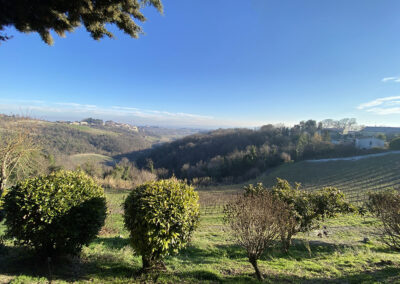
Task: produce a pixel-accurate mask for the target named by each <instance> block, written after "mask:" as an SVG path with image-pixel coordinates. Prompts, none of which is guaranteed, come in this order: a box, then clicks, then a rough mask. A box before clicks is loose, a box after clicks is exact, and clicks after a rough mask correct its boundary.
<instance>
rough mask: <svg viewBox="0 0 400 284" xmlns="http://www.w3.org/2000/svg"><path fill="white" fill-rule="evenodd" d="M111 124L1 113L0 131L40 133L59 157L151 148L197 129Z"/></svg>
mask: <svg viewBox="0 0 400 284" xmlns="http://www.w3.org/2000/svg"><path fill="white" fill-rule="evenodd" d="M120 125H122V124H118V123H115V126H107V125H105V126H104V125H74V124H68V123H66V122H50V121H45V120H37V119H29V118H20V117H14V116H5V115H1V116H0V133H1V132H3V131H15V130H17V129H18V130H21V129H25V130H26V131H28V132H30V133H32V134H34V135H36V136H37V137H38V138H39V139H40V141H41V144H42V146H43V148H44V150H46V151H47V152H48V153H50V154H53V155H55V156H59V155H74V154H83V153H94V154H100V155H106V156H112V155H119V154H123V153H128V152H134V151H139V150H143V149H147V148H150V147H151V146H152V145H154V144H157V143H162V142H167V141H172V140H174V139H177V138H181V137H183V136H185V135H187V134H193V133H194V132H196V131H197V130H191V129H164V128H157V127H143V128H141V127H140V128H138V130H137V131H132V130H130V129H127V128H123V127H119V126H120Z"/></svg>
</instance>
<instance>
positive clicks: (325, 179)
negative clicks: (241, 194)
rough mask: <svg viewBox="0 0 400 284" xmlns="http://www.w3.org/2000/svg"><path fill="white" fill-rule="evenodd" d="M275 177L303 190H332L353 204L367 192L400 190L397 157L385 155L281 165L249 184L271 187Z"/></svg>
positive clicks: (399, 162) (399, 164) (399, 163)
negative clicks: (296, 183) (336, 190)
mask: <svg viewBox="0 0 400 284" xmlns="http://www.w3.org/2000/svg"><path fill="white" fill-rule="evenodd" d="M276 177H279V178H283V179H287V180H289V181H290V182H300V183H301V184H302V188H303V189H309V190H315V189H319V188H322V187H324V186H335V187H338V188H339V189H341V190H343V191H344V192H345V193H346V195H347V196H348V198H349V199H350V200H352V201H362V200H364V199H365V193H366V192H368V191H375V190H384V189H387V188H391V187H394V188H400V154H388V155H386V156H380V157H369V158H364V159H360V160H350V161H348V160H345V161H328V162H308V161H302V162H298V163H288V164H284V165H282V166H280V167H278V168H276V169H274V170H272V171H270V172H268V173H267V174H265V175H263V176H261V177H259V178H257V179H256V180H253V181H250V183H255V182H263V183H264V184H266V185H268V186H272V185H273V184H274V183H275V181H276Z"/></svg>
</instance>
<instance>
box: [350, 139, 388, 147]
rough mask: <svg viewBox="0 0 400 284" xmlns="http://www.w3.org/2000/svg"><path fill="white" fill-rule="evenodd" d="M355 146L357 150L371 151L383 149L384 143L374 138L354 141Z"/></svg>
mask: <svg viewBox="0 0 400 284" xmlns="http://www.w3.org/2000/svg"><path fill="white" fill-rule="evenodd" d="M355 146H356V147H357V148H359V149H372V148H383V147H385V141H383V140H382V139H378V138H375V137H370V138H360V139H356V143H355Z"/></svg>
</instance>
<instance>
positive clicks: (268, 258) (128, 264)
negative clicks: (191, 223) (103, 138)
mask: <svg viewBox="0 0 400 284" xmlns="http://www.w3.org/2000/svg"><path fill="white" fill-rule="evenodd" d="M127 193H128V191H122V190H109V191H107V200H108V210H109V215H108V217H107V220H106V224H105V226H104V228H103V229H102V230H101V232H100V235H99V236H98V238H97V239H96V240H95V241H93V242H92V243H91V244H90V245H89V246H87V247H84V248H83V251H82V254H81V256H80V258H66V259H62V260H58V262H56V263H50V264H48V263H46V262H43V261H39V260H37V259H36V258H35V256H33V255H32V254H31V253H30V252H29V251H27V250H25V249H23V248H18V247H15V246H13V244H12V241H11V240H7V241H6V242H5V245H3V246H2V248H1V249H0V283H48V281H49V279H52V280H53V283H66V282H75V283H85V282H94V283H138V282H148V283H151V282H160V283H200V282H201V283H256V282H257V281H256V280H255V278H254V276H253V269H252V267H251V266H250V264H249V263H248V261H247V256H246V253H245V251H244V250H243V249H242V248H240V247H239V246H237V245H235V243H234V242H233V241H232V240H231V239H230V237H229V233H228V232H227V231H226V228H225V226H224V224H223V220H222V212H221V210H220V208H221V206H220V205H218V204H222V203H224V202H226V201H227V200H229V198H230V196H229V194H223V193H220V192H210V191H208V192H200V195H201V199H202V217H201V224H200V227H199V228H198V230H197V231H196V233H195V234H194V237H193V240H192V243H191V244H190V245H189V246H188V247H187V248H186V249H184V250H182V251H181V252H180V253H179V254H178V255H174V256H170V257H168V258H167V259H166V265H167V267H168V270H167V271H166V272H161V273H159V274H154V275H141V274H140V273H139V270H140V267H141V260H140V257H139V256H137V255H135V253H134V251H132V249H131V248H130V247H129V240H128V233H127V232H126V230H125V229H124V228H123V218H122V208H121V204H122V202H123V199H124V198H125V196H126V195H127ZM213 194H215V199H216V200H218V202H215V203H212V202H211V201H210V200H212V195H213ZM212 208H214V210H211V209H212ZM322 225H324V226H326V227H327V231H328V236H324V237H323V238H320V237H318V236H317V233H318V231H314V232H310V233H309V234H303V235H299V236H297V237H296V239H295V240H294V246H293V247H292V248H291V251H290V253H289V254H288V255H285V254H282V253H281V252H280V249H279V246H278V244H277V247H275V248H273V249H271V250H270V251H268V252H267V253H266V254H265V255H264V256H263V257H262V258H261V260H260V268H261V270H262V272H263V273H264V275H265V277H266V280H265V282H266V283H327V282H332V283H381V282H386V283H400V276H399V275H400V254H399V253H398V252H394V251H391V250H390V249H388V248H387V247H386V246H384V245H383V244H381V243H380V242H379V226H380V224H379V222H378V221H377V220H376V219H374V218H372V217H361V216H354V215H346V216H341V217H340V218H337V219H333V220H329V221H327V222H325V223H323V224H322ZM3 230H4V226H0V233H2V231H3ZM364 237H368V238H369V239H370V242H369V243H364V242H362V241H363V239H364Z"/></svg>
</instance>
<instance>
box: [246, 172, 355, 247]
mask: <svg viewBox="0 0 400 284" xmlns="http://www.w3.org/2000/svg"><path fill="white" fill-rule="evenodd" d="M244 190H245V194H247V195H257V194H260V193H262V192H264V191H268V189H267V188H265V187H264V186H263V184H262V183H259V184H257V185H248V186H245V187H244ZM271 191H272V193H273V195H274V196H275V197H276V198H278V199H279V200H281V201H283V202H284V203H285V204H286V205H287V208H288V210H289V212H290V216H291V218H289V219H288V222H287V223H285V224H282V226H281V242H282V249H283V251H284V252H288V250H289V248H290V245H291V242H292V238H293V236H294V235H296V234H297V233H299V232H309V231H311V230H313V229H316V228H318V226H319V224H318V221H321V220H324V219H326V218H333V217H335V216H336V215H338V214H340V213H349V212H354V211H355V209H354V208H353V206H352V205H351V204H350V203H348V202H346V199H345V196H344V194H343V193H342V192H341V191H340V190H339V189H337V188H335V187H326V188H323V189H320V190H318V191H315V192H309V191H305V190H300V184H299V183H296V184H295V186H294V187H293V186H292V185H291V184H290V183H289V182H288V181H287V180H284V179H280V178H278V179H277V183H276V185H275V186H274V187H273V188H272V189H271Z"/></svg>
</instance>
